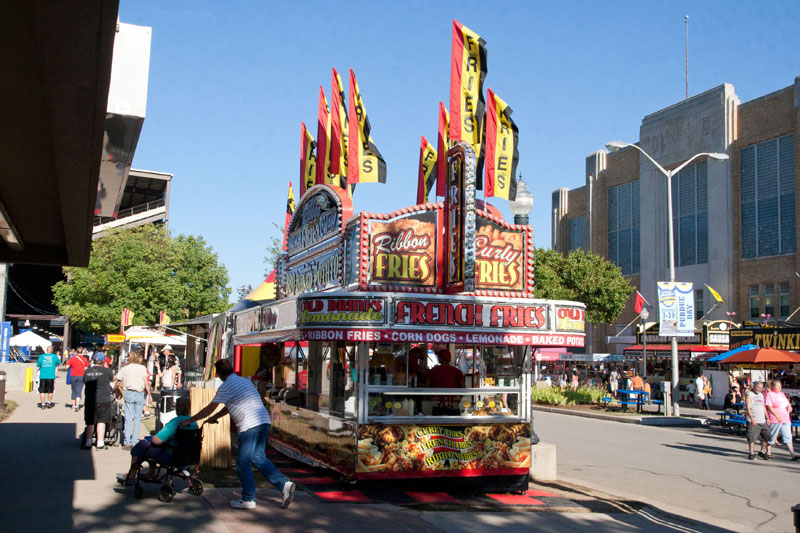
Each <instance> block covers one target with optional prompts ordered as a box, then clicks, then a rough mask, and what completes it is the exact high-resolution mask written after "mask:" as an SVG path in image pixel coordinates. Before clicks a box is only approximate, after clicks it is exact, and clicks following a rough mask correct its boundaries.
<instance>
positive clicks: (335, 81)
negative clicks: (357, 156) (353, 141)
mask: <svg viewBox="0 0 800 533" xmlns="http://www.w3.org/2000/svg"><path fill="white" fill-rule="evenodd" d="M331 70H332V73H331V139H330V145H331V147H330V172H331V174H337V175H338V176H340V182H341V183H337V184H336V185H338V186H340V187H342V188H345V187H346V184H347V155H348V154H347V137H348V131H347V130H348V127H347V110H346V108H345V104H344V102H345V98H344V87H343V86H342V78H341V77H339V73H338V72H336V69H335V68H334V69H331Z"/></svg>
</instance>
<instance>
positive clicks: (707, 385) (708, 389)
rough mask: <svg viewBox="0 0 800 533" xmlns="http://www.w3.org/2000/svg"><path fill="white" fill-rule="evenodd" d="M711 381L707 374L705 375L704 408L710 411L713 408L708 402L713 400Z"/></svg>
mask: <svg viewBox="0 0 800 533" xmlns="http://www.w3.org/2000/svg"><path fill="white" fill-rule="evenodd" d="M711 392H712V390H711V381H710V380H709V379H708V377H707V376H703V409H705V410H706V411H708V410H709V409H711V407H710V406H709V404H708V402H709V401H710V400H711Z"/></svg>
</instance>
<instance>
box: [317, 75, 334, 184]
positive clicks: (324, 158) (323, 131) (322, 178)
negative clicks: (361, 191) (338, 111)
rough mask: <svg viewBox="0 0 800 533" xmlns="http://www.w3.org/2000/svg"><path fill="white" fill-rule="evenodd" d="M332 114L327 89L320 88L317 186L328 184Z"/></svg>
mask: <svg viewBox="0 0 800 533" xmlns="http://www.w3.org/2000/svg"><path fill="white" fill-rule="evenodd" d="M330 138H331V114H330V112H329V111H328V100H327V99H326V98H325V89H323V88H322V85H320V86H319V109H318V110H317V179H316V184H317V185H320V184H324V183H328V164H329V162H330V155H331V152H330V149H331V147H330V143H329V142H328V139H330Z"/></svg>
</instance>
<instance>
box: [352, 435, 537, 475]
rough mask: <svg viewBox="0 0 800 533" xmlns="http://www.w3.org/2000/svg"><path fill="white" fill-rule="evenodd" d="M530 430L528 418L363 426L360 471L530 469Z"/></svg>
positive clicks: (496, 471) (435, 472) (511, 472)
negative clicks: (472, 423) (519, 421)
mask: <svg viewBox="0 0 800 533" xmlns="http://www.w3.org/2000/svg"><path fill="white" fill-rule="evenodd" d="M530 435H531V433H530V426H529V425H528V424H485V425H475V426H464V425H459V426H449V425H448V426H444V425H430V426H416V425H368V426H360V427H359V431H358V466H357V471H358V472H359V473H363V474H369V475H367V476H360V477H374V478H391V477H395V476H396V475H397V474H398V473H400V472H402V473H403V474H402V476H403V477H408V474H409V472H417V473H418V475H419V476H421V477H424V476H436V475H439V476H459V475H475V474H483V475H486V474H493V475H514V474H520V473H522V474H524V473H525V472H527V471H528V469H530V465H531V439H530ZM466 471H469V472H466Z"/></svg>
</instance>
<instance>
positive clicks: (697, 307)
mask: <svg viewBox="0 0 800 533" xmlns="http://www.w3.org/2000/svg"><path fill="white" fill-rule="evenodd" d="M704 314H705V307H703V289H697V290H696V291H694V319H695V320H700V319H701V318H703V315H704Z"/></svg>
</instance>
